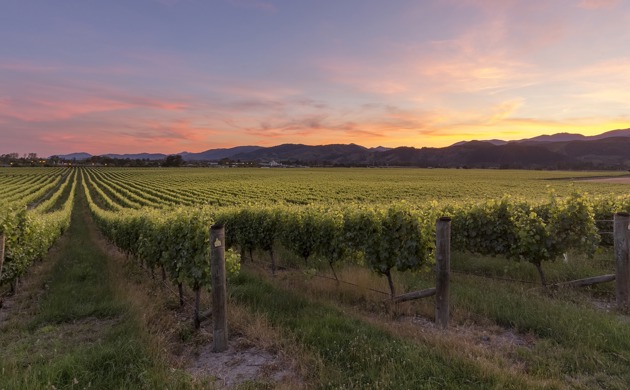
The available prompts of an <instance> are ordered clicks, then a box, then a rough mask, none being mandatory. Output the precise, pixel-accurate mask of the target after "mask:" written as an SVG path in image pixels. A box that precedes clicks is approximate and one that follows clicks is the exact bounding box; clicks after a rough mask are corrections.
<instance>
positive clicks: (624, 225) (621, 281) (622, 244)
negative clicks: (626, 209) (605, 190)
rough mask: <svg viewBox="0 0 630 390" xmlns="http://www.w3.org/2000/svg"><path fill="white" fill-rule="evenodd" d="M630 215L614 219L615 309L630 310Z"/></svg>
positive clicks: (617, 215)
mask: <svg viewBox="0 0 630 390" xmlns="http://www.w3.org/2000/svg"><path fill="white" fill-rule="evenodd" d="M629 223H630V214H628V213H617V214H615V218H614V236H615V272H616V273H617V278H616V280H617V283H616V297H617V308H619V309H621V310H627V309H630V254H629V252H630V247H629V246H630V237H629V236H630V231H628V224H629Z"/></svg>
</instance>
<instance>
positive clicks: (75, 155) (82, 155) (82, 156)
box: [57, 152, 92, 161]
mask: <svg viewBox="0 0 630 390" xmlns="http://www.w3.org/2000/svg"><path fill="white" fill-rule="evenodd" d="M57 157H59V158H61V159H64V160H77V161H80V160H86V159H88V158H90V157H92V155H91V154H89V153H85V152H79V153H70V154H62V155H59V156H57Z"/></svg>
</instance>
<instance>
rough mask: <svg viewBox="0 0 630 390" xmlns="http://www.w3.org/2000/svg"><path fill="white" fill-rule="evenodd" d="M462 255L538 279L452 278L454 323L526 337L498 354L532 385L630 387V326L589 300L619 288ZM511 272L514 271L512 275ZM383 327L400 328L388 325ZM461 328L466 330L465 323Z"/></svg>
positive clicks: (412, 307)
mask: <svg viewBox="0 0 630 390" xmlns="http://www.w3.org/2000/svg"><path fill="white" fill-rule="evenodd" d="M456 256H460V258H458V259H457V260H456V264H455V266H454V268H456V269H464V270H466V271H473V272H475V273H477V274H482V275H488V276H498V277H508V278H515V279H525V280H531V281H532V282H533V284H523V283H508V282H505V281H501V280H492V279H487V278H481V277H477V276H467V275H461V274H454V275H453V280H452V283H451V288H452V290H451V302H452V310H451V314H452V323H453V324H454V325H457V324H470V323H473V324H477V325H475V327H477V328H478V327H484V326H488V327H489V328H493V327H494V328H496V325H495V324H498V325H500V326H501V327H502V328H504V329H506V331H507V332H509V333H510V334H513V335H514V336H513V337H518V338H522V341H519V343H520V342H525V343H526V344H527V345H523V346H518V347H515V348H514V349H513V350H509V349H508V348H507V347H506V349H505V350H504V351H503V350H502V351H496V352H494V353H495V354H496V355H495V356H496V357H497V358H498V359H506V358H507V359H508V360H509V361H511V362H512V363H511V364H513V365H514V369H515V370H516V371H518V372H520V373H522V374H523V375H524V376H525V379H527V378H529V379H531V380H532V381H533V382H539V381H542V382H544V381H556V383H558V382H560V383H563V384H565V385H567V386H571V387H575V388H593V387H595V388H597V387H605V388H618V389H624V388H627V383H630V372H629V371H628V370H627V367H628V362H629V361H630V352H629V351H630V326H629V324H628V323H627V322H624V321H623V319H620V317H619V316H618V315H616V314H615V313H606V312H604V311H602V310H597V309H595V308H594V306H593V305H592V304H591V303H589V301H590V300H593V299H594V298H593V295H595V296H597V297H599V296H602V295H603V296H604V297H607V298H610V297H609V295H610V292H609V290H610V289H611V288H614V285H612V284H611V283H608V284H606V285H601V286H597V287H594V288H588V289H579V290H578V289H558V290H544V289H542V288H541V287H540V286H539V284H538V283H539V282H538V281H537V275H536V273H535V269H534V267H532V266H531V264H526V263H511V262H508V261H507V260H505V259H499V258H483V257H475V258H472V259H469V261H465V259H464V256H465V255H461V254H456ZM610 256H611V255H610V253H606V252H604V253H601V254H599V255H598V257H597V258H596V259H594V260H591V259H585V258H580V257H578V256H571V257H570V259H569V262H568V263H564V262H562V261H559V262H556V263H552V264H548V265H547V266H548V269H549V270H550V274H553V275H555V279H557V280H568V279H571V278H574V277H585V276H589V275H590V276H593V275H596V274H598V273H607V272H610V269H609V268H608V267H609V263H610V259H609V258H610ZM469 262H470V263H474V264H470V263H469ZM504 267H509V268H508V269H507V272H505V270H504ZM322 268H323V267H322ZM504 272H505V273H507V275H505V274H504ZM338 273H339V274H340V277H341V279H343V280H349V281H352V282H355V283H357V284H359V285H362V286H366V287H370V288H374V289H383V288H385V285H386V282H385V281H384V280H380V279H378V278H375V277H372V278H367V276H366V275H365V272H364V271H362V270H360V269H359V270H356V269H351V270H350V271H346V270H339V271H338ZM396 278H397V280H398V282H399V283H400V284H401V285H402V287H403V288H401V291H403V290H416V289H422V288H426V287H429V286H432V285H434V283H435V282H434V276H433V273H432V272H427V273H425V274H422V275H420V274H411V273H402V274H396ZM284 279H287V280H284ZM299 279H301V280H299ZM278 281H282V282H283V284H285V285H287V286H288V287H287V288H289V289H291V290H293V291H300V292H301V293H302V294H303V295H306V296H311V297H317V299H318V300H321V299H324V300H326V301H328V302H330V303H331V304H333V305H335V306H341V307H348V308H359V310H360V311H361V312H366V311H367V312H377V313H378V312H382V311H383V307H381V305H379V304H378V302H380V301H381V300H382V297H381V296H379V295H375V294H373V293H371V291H368V290H361V289H358V288H353V287H352V286H350V287H348V286H346V285H343V284H341V285H338V286H335V285H334V282H329V281H325V280H324V281H322V280H321V279H318V278H316V279H312V280H308V278H306V280H305V278H304V276H301V277H300V276H299V275H298V276H296V277H288V276H287V277H280V278H278ZM611 285H612V286H611ZM433 305H434V304H433V301H432V300H422V301H417V302H413V303H408V304H404V305H397V306H396V307H395V308H394V312H395V313H403V315H404V314H405V313H408V314H411V315H416V314H419V315H421V316H423V317H428V318H431V317H432V316H433V310H434V306H433ZM382 328H383V329H385V330H387V331H392V330H393V327H392V326H388V325H384V326H383V327H382ZM462 330H463V331H464V332H466V331H467V329H466V326H465V325H464V326H463V327H462ZM456 332H457V331H456ZM393 333H394V334H395V332H393ZM462 336H464V337H461V336H460V335H459V334H457V333H455V334H453V336H452V340H453V345H455V346H457V347H456V350H457V351H459V356H465V357H466V358H467V357H468V354H469V353H470V351H468V350H467V349H466V348H467V343H468V341H467V337H465V336H466V335H465V334H464V335H462ZM479 339H481V336H479ZM472 341H473V342H474V339H473V340H472ZM429 343H431V344H434V347H435V348H437V349H442V348H445V347H446V345H440V343H439V342H436V343H433V342H432V341H429ZM499 366H501V367H503V365H499Z"/></svg>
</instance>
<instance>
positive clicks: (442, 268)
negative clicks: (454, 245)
mask: <svg viewBox="0 0 630 390" xmlns="http://www.w3.org/2000/svg"><path fill="white" fill-rule="evenodd" d="M435 245H436V252H435V260H436V263H437V264H436V266H437V275H436V285H435V322H436V323H437V324H438V326H439V327H440V328H442V329H446V328H448V312H449V310H448V306H449V302H448V301H449V299H448V295H449V294H448V285H449V279H450V273H451V219H450V218H448V217H442V218H440V219H438V221H437V225H436V242H435Z"/></svg>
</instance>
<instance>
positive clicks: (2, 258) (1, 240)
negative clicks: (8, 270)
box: [0, 234, 4, 279]
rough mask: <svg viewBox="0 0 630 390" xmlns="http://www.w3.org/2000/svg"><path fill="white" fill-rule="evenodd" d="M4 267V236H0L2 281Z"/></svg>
mask: <svg viewBox="0 0 630 390" xmlns="http://www.w3.org/2000/svg"><path fill="white" fill-rule="evenodd" d="M3 265H4V234H0V279H2V266H3Z"/></svg>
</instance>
